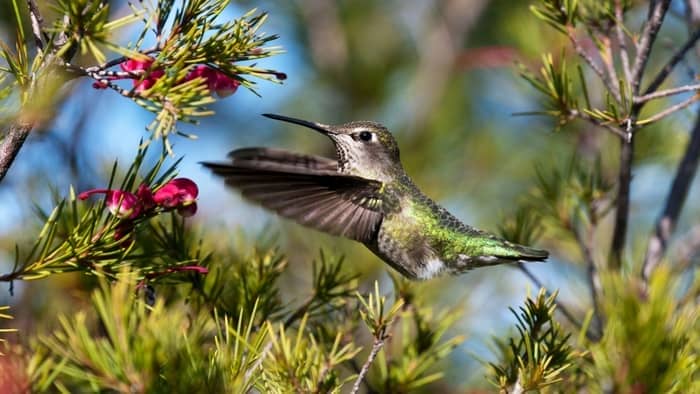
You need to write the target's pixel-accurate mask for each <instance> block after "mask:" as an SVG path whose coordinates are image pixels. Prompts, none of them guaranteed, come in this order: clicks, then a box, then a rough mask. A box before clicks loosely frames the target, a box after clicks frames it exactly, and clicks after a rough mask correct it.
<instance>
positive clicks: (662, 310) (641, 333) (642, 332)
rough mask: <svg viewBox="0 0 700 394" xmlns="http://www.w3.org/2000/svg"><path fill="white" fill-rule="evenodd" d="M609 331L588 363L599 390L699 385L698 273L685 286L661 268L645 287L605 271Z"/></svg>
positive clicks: (693, 388) (678, 389)
mask: <svg viewBox="0 0 700 394" xmlns="http://www.w3.org/2000/svg"><path fill="white" fill-rule="evenodd" d="M602 278H603V285H604V287H603V288H604V294H605V297H603V299H604V300H605V302H604V303H603V309H604V310H605V313H606V316H608V321H607V324H606V330H605V335H604V336H603V338H602V339H601V341H600V342H599V343H595V344H592V345H591V347H590V351H591V357H592V362H591V363H590V364H589V365H587V366H586V371H587V373H588V374H590V375H591V380H590V382H591V385H592V388H593V389H594V390H599V391H607V390H610V389H611V388H614V389H615V390H617V391H618V392H645V393H694V392H698V391H700V368H699V367H698V365H699V363H700V360H699V359H698V355H699V354H700V353H699V350H700V346H699V343H700V341H699V339H700V307H699V306H698V303H697V300H696V299H695V300H693V298H695V297H696V296H697V289H698V288H700V280H698V278H695V283H693V284H692V285H691V286H690V288H688V289H687V290H685V291H683V288H682V287H681V286H680V283H679V279H678V278H675V279H674V278H673V276H672V274H671V271H670V270H669V269H668V268H667V267H664V268H661V269H659V271H658V272H657V273H656V275H655V276H654V277H653V278H652V280H651V282H650V283H649V288H648V290H647V291H646V292H645V294H644V293H642V286H643V284H642V283H641V282H640V281H639V280H636V279H627V280H625V279H623V278H619V277H616V276H614V275H604V276H603V277H602Z"/></svg>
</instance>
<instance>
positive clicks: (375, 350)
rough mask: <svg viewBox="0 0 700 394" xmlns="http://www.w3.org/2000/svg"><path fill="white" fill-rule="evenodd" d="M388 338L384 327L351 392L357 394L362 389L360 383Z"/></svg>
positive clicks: (375, 340) (375, 339)
mask: <svg viewBox="0 0 700 394" xmlns="http://www.w3.org/2000/svg"><path fill="white" fill-rule="evenodd" d="M386 338H387V335H386V334H385V330H384V329H383V330H382V332H381V333H380V335H378V336H377V337H376V338H374V343H373V344H372V350H371V351H370V352H369V356H367V360H366V361H365V363H364V364H362V369H361V370H360V373H359V374H358V375H357V379H355V384H353V386H352V391H351V392H350V393H351V394H357V392H358V391H360V385H361V384H362V381H363V380H364V379H365V375H367V372H369V367H370V365H372V363H373V362H374V359H375V358H376V357H377V354H379V351H380V350H381V349H382V346H384V341H385V340H386Z"/></svg>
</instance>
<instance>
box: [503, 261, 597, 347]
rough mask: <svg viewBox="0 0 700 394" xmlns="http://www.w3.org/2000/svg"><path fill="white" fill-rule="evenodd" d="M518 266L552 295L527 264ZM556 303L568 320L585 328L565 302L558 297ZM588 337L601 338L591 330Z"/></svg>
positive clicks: (587, 334)
mask: <svg viewBox="0 0 700 394" xmlns="http://www.w3.org/2000/svg"><path fill="white" fill-rule="evenodd" d="M517 267H518V268H519V269H520V271H522V272H523V273H524V274H525V276H527V277H528V278H529V279H530V280H531V281H532V283H534V284H535V286H537V287H539V288H541V289H544V290H545V293H546V295H547V297H551V295H552V293H551V292H550V291H549V290H548V289H547V287H545V286H544V284H543V283H542V281H540V280H539V279H538V278H537V277H536V276H535V274H533V273H532V272H531V271H530V270H528V269H527V268H526V267H525V265H523V264H522V263H519V264H518V265H517ZM554 303H555V304H556V305H557V309H558V310H559V311H560V312H561V313H562V315H564V317H566V320H568V321H569V322H570V323H571V324H573V325H574V326H575V327H576V328H577V329H579V330H581V329H583V324H581V322H579V321H578V320H577V319H576V317H575V316H574V314H573V313H572V312H571V311H569V309H568V308H567V307H566V306H565V305H564V304H562V303H561V302H559V300H557V299H555V301H554ZM586 338H588V339H589V340H591V341H594V342H595V341H598V340H599V339H600V338H599V337H598V334H594V333H592V332H590V331H589V330H586Z"/></svg>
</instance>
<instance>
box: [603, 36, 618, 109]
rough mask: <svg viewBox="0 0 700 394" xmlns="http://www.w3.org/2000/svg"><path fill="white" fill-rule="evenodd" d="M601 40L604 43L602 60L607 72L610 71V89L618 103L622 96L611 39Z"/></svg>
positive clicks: (604, 38)
mask: <svg viewBox="0 0 700 394" xmlns="http://www.w3.org/2000/svg"><path fill="white" fill-rule="evenodd" d="M601 38H602V41H603V54H602V56H601V58H602V59H603V64H605V68H606V70H607V71H608V79H609V80H610V88H611V89H612V93H613V95H614V96H615V98H617V101H618V102H620V101H621V100H622V98H621V97H622V96H620V86H619V82H618V81H619V80H618V78H617V71H615V59H614V58H613V54H612V47H611V45H612V44H611V43H610V38H608V37H601Z"/></svg>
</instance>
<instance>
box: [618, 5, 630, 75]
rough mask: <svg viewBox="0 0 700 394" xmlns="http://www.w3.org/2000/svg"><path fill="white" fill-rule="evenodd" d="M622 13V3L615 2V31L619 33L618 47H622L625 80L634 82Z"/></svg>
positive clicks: (621, 58)
mask: <svg viewBox="0 0 700 394" xmlns="http://www.w3.org/2000/svg"><path fill="white" fill-rule="evenodd" d="M622 11H623V10H622V1H621V0H615V30H616V31H617V45H619V47H620V61H621V62H622V71H623V72H624V74H625V79H626V80H627V81H628V82H629V81H631V80H632V71H631V70H630V61H629V55H628V54H627V39H626V38H625V33H624V31H623V26H624V15H623V12H622Z"/></svg>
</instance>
